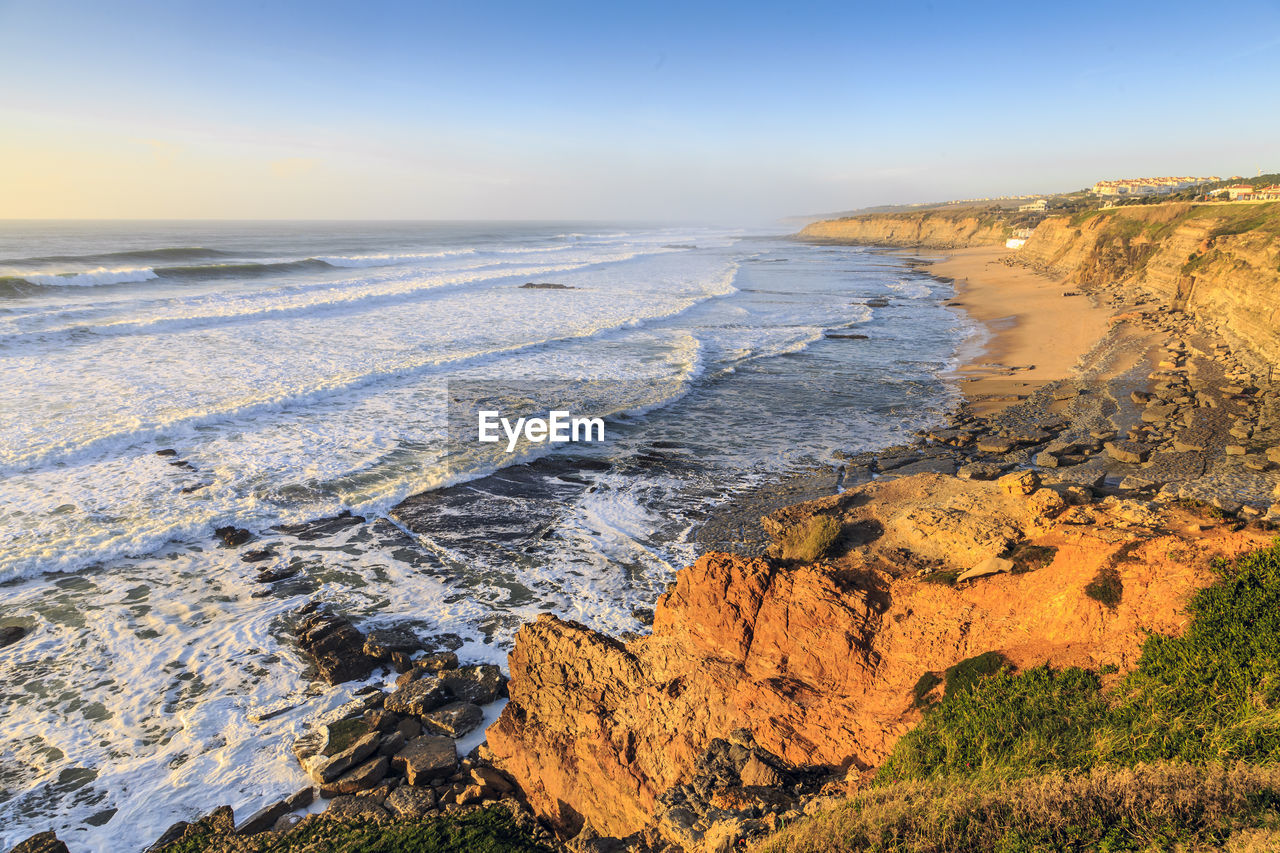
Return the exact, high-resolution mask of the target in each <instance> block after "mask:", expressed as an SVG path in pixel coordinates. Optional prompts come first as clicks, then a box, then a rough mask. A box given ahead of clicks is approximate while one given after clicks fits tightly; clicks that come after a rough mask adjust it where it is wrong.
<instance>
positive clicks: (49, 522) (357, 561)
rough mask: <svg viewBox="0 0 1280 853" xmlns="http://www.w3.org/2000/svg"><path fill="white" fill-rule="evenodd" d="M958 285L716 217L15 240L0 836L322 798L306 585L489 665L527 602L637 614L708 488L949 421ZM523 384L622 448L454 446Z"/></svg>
mask: <svg viewBox="0 0 1280 853" xmlns="http://www.w3.org/2000/svg"><path fill="white" fill-rule="evenodd" d="M528 283H543V284H547V283H552V284H558V285H562V287H560V288H526V287H522V285H524V284H528ZM949 295H950V291H949V288H948V287H947V286H946V285H945V284H942V283H940V282H937V281H935V280H933V279H930V278H928V277H927V276H924V275H922V274H919V273H917V272H915V271H914V270H913V269H912V268H911V267H910V266H909V265H908V264H907V261H906V259H904V258H903V257H901V256H900V255H897V254H893V253H888V252H884V251H879V250H874V249H863V248H858V247H834V246H811V245H805V244H799V243H794V242H791V241H788V240H785V239H782V238H778V237H768V236H758V235H756V234H752V233H748V232H745V231H743V230H741V229H731V228H713V227H706V226H663V227H658V226H652V225H646V226H637V225H617V224H609V225H600V224H584V223H545V224H521V223H494V222H486V223H116V224H102V223H36V222H31V223H7V224H3V225H0V400H2V401H3V404H2V405H0V541H3V543H4V546H3V548H0V623H2V624H17V625H22V626H24V627H26V628H28V629H29V630H30V633H29V634H28V635H27V636H26V637H24V638H23V639H22V640H20V641H19V642H18V643H16V644H14V645H11V646H9V647H7V648H4V649H0V686H2V687H3V690H2V691H0V718H2V719H3V720H4V723H3V725H2V726H0V756H2V757H0V848H7V847H8V846H10V845H12V844H15V843H16V842H18V841H19V840H21V839H22V838H25V837H26V836H27V835H29V834H31V833H33V832H36V831H41V830H44V829H49V828H52V829H56V830H57V831H58V832H59V835H60V837H62V838H63V839H64V840H66V841H67V842H68V843H69V844H70V845H71V847H72V849H75V850H94V851H121V850H140V849H142V848H143V847H145V846H146V845H147V844H148V843H150V842H151V841H152V840H154V839H155V838H156V837H157V836H158V835H159V834H160V833H161V832H163V831H164V829H165V828H166V827H168V826H169V825H170V824H171V823H173V822H174V821H177V820H180V819H188V820H190V819H194V818H195V817H197V816H199V815H201V814H204V813H206V812H208V811H209V810H210V809H212V808H214V807H216V806H218V805H222V804H230V805H232V806H234V807H235V808H236V809H237V812H238V813H240V814H241V815H243V814H245V813H246V812H245V811H244V810H246V809H247V810H249V811H252V810H256V809H257V808H258V807H260V806H262V805H264V804H266V803H268V802H269V801H271V800H273V799H274V798H277V797H279V796H280V795H283V794H287V793H291V792H292V791H294V790H296V789H297V788H299V787H301V786H302V785H303V784H305V779H304V777H303V774H302V773H301V771H300V769H298V767H297V766H296V764H295V763H294V761H293V760H292V757H291V754H290V749H289V747H290V745H291V743H292V741H293V739H294V738H295V737H296V736H297V735H298V734H300V733H302V732H303V731H305V730H306V728H307V725H308V722H309V721H311V720H313V719H314V718H315V717H316V716H317V715H319V714H321V713H323V712H324V711H326V710H330V709H332V708H335V707H337V706H339V705H340V704H342V702H343V701H344V700H345V699H346V698H347V697H348V695H349V691H350V689H351V686H350V685H345V686H339V687H328V686H324V685H319V684H316V683H313V682H311V681H310V680H309V679H308V678H306V677H305V673H304V669H305V665H306V662H305V661H304V660H303V659H302V658H301V656H300V655H299V653H298V651H297V649H296V648H295V647H294V646H293V645H292V643H291V642H290V634H289V629H288V618H287V617H288V614H289V613H290V612H291V611H293V610H295V609H296V608H297V607H299V606H300V605H301V604H303V603H305V602H307V601H309V600H312V599H317V598H318V599H320V600H323V601H326V602H330V603H332V604H333V605H334V606H335V607H337V608H338V609H341V610H342V611H344V612H345V613H347V614H348V615H349V616H350V617H351V618H352V619H353V620H354V621H355V622H356V623H357V624H358V625H359V626H360V627H362V628H364V629H367V628H370V627H377V626H379V625H386V624H393V623H398V622H404V621H406V620H407V621H411V622H412V624H413V625H414V626H415V627H416V628H417V629H418V631H419V633H420V634H421V635H422V636H424V637H431V636H438V635H454V636H456V637H457V638H458V640H460V641H461V642H462V644H463V645H462V647H461V649H460V650H459V657H460V658H462V659H464V660H469V661H493V662H497V663H505V655H506V652H507V651H508V650H509V648H510V644H511V641H512V637H513V635H514V633H515V631H516V630H517V629H518V627H519V625H520V624H521V623H522V622H523V621H525V620H527V619H529V618H531V617H532V616H534V615H535V614H537V613H539V612H542V611H548V610H549V611H552V612H556V613H558V614H560V615H562V616H565V617H566V618H572V619H576V620H578V621H581V622H584V623H586V624H588V625H591V626H593V627H596V628H599V629H601V630H605V631H609V632H611V633H615V634H618V633H624V632H631V631H639V630H643V629H644V626H645V623H646V621H647V619H648V618H649V614H650V613H651V609H652V606H653V603H654V601H655V600H656V598H657V597H658V595H660V594H661V592H662V591H663V590H664V589H665V586H666V584H667V583H668V582H670V580H671V579H672V576H673V574H674V572H675V571H676V570H677V569H678V568H679V567H680V566H682V565H684V564H686V563H688V562H689V561H691V560H692V559H693V558H694V557H695V556H696V547H695V545H694V544H693V540H692V539H691V535H690V534H691V531H692V530H693V529H694V528H695V527H696V525H697V524H698V522H699V520H700V519H702V518H705V517H706V514H707V513H708V512H709V511H710V510H711V509H712V508H714V506H715V505H716V504H718V503H722V502H724V501H727V500H730V499H732V497H733V495H734V494H735V492H737V491H740V490H741V489H743V488H746V487H748V486H751V485H753V484H757V483H761V482H764V481H766V480H767V478H769V477H772V476H776V475H778V474H781V473H785V472H787V471H789V470H793V469H796V468H799V467H804V466H812V465H815V464H818V465H824V464H832V453H833V451H836V450H859V449H869V448H874V447H877V446H884V445H888V444H893V443H897V442H900V441H903V440H906V439H908V438H909V436H910V433H911V431H912V430H913V429H916V428H919V427H922V426H924V425H926V424H929V423H931V422H933V421H935V420H937V419H938V418H939V417H940V415H941V413H943V412H944V411H945V410H946V409H947V408H948V407H949V406H950V405H951V404H952V402H953V399H952V397H953V392H952V389H951V388H950V387H949V386H948V384H947V382H946V381H945V379H944V374H945V371H946V370H947V369H948V368H949V366H950V365H951V361H952V360H953V358H954V356H955V353H956V351H957V347H958V346H959V345H960V344H961V343H962V342H963V340H964V339H965V338H966V336H968V335H970V334H971V331H972V330H971V329H970V328H969V327H968V325H967V324H966V322H965V321H964V320H963V319H962V318H960V317H959V316H958V315H957V314H955V313H954V312H952V311H951V310H950V309H948V308H947V307H946V306H945V305H944V302H945V299H946V298H947V297H948V296H949ZM868 303H870V304H868ZM832 334H836V335H846V336H851V335H865V336H866V337H865V338H855V337H829V335H832ZM521 383H542V385H541V386H540V387H544V388H547V387H549V388H552V389H554V390H553V392H552V393H553V394H554V395H556V396H558V397H559V398H560V399H557V400H551V401H547V402H549V403H550V404H553V405H557V406H558V407H560V408H564V409H568V410H571V411H574V412H575V414H578V413H580V414H584V415H591V416H600V417H602V418H604V420H605V423H606V427H607V432H608V440H607V441H604V442H599V443H594V444H592V445H591V446H577V445H573V446H563V447H556V448H543V449H541V450H539V451H537V452H528V453H504V452H501V451H502V448H498V447H495V446H489V445H485V446H484V447H480V446H479V445H475V446H468V445H467V444H466V443H465V442H461V443H459V442H456V441H455V442H451V441H450V440H449V439H450V437H451V436H450V423H449V403H450V395H451V394H452V395H453V396H454V397H457V396H458V395H459V394H463V393H470V394H479V395H481V396H487V397H494V398H502V397H503V395H508V396H510V395H514V394H518V393H520V389H521V387H522V385H521ZM546 383H550V385H547V384H546ZM451 389H453V390H452V391H451ZM160 450H173V451H174V452H175V453H174V455H166V456H161V455H157V451H160ZM406 499H409V500H406ZM340 513H352V514H354V515H356V516H359V517H362V518H363V519H364V521H363V523H358V524H357V523H346V522H341V523H337V524H334V525H331V526H330V527H327V528H322V529H320V530H318V531H317V530H314V529H312V530H310V532H304V533H301V534H300V533H299V532H298V531H297V530H293V532H292V533H287V532H280V531H278V530H276V529H275V528H278V527H280V526H288V525H295V524H299V523H303V522H307V521H310V520H313V519H317V518H324V517H333V516H337V515H339V514H340ZM223 525H234V526H237V527H243V528H247V529H249V530H251V531H253V532H254V534H255V537H256V541H255V542H254V543H253V544H252V545H246V546H243V547H242V548H240V549H231V548H226V547H222V546H221V545H220V543H218V542H217V540H216V539H215V538H214V536H213V531H214V530H215V529H216V528H218V527H220V526H223ZM250 549H267V550H269V551H270V552H271V557H270V558H269V559H268V560H266V561H264V562H260V563H253V564H248V563H245V562H244V561H242V560H241V556H242V554H243V552H244V551H246V550H250ZM264 568H289V569H295V570H296V572H295V573H294V575H293V576H292V577H291V578H289V579H288V580H286V581H282V582H280V583H278V584H274V585H264V584H261V583H258V582H257V581H256V580H255V576H256V575H257V573H258V572H259V571H260V570H262V569H264ZM491 716H492V714H491ZM478 737H479V735H477V736H475V738H478ZM473 739H474V738H473Z"/></svg>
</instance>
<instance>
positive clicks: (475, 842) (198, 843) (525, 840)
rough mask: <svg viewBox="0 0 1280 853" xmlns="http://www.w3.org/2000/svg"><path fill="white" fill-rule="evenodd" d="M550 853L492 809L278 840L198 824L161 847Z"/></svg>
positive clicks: (309, 830) (324, 827) (189, 852)
mask: <svg viewBox="0 0 1280 853" xmlns="http://www.w3.org/2000/svg"><path fill="white" fill-rule="evenodd" d="M552 849H553V848H551V847H549V846H547V845H545V844H542V843H540V842H538V841H536V840H534V839H533V838H532V837H531V836H530V835H529V834H528V833H527V832H525V831H524V830H522V829H520V828H519V827H517V826H516V824H515V821H514V820H513V819H512V817H511V814H510V812H508V811H507V810H506V809H502V808H497V807H495V808H488V809H480V810H477V811H473V812H468V813H466V814H462V815H459V816H456V817H454V816H450V817H427V818H424V819H422V820H417V821H409V822H397V823H378V822H373V821H367V820H343V821H338V820H328V819H323V818H322V819H318V820H316V819H313V820H309V821H307V822H306V823H305V824H303V825H300V826H299V827H298V828H297V829H296V830H294V831H293V832H290V833H288V834H287V835H283V836H281V835H276V834H274V833H267V834H263V835H256V836H249V837H247V838H246V837H240V836H234V835H228V834H226V833H223V832H217V831H215V830H214V829H213V828H212V827H206V826H203V825H202V824H197V830H196V831H194V832H189V833H188V836H187V837H186V838H183V839H182V840H180V841H177V842H175V843H173V844H169V845H166V846H165V847H164V848H163V849H162V853H220V851H224V850H225V851H232V850H234V851H245V853H315V851H325V853H457V851H460V850H465V851H467V853H551V851H552Z"/></svg>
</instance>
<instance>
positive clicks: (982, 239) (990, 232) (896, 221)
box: [796, 207, 1009, 249]
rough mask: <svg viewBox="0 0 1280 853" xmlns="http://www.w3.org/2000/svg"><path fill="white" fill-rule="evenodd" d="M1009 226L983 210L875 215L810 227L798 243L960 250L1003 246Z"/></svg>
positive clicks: (836, 220) (997, 212)
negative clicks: (966, 247) (974, 247)
mask: <svg viewBox="0 0 1280 853" xmlns="http://www.w3.org/2000/svg"><path fill="white" fill-rule="evenodd" d="M1008 236H1009V224H1008V222H1007V221H1006V219H1005V216H1004V215H1003V214H1002V213H1001V212H1000V211H988V210H984V209H981V208H972V207H968V208H957V209H953V210H921V211H912V212H908V213H873V214H867V215H864V216H850V217H845V218H843V219H827V220H823V221H821V222H814V223H811V224H810V225H806V226H805V227H804V228H803V229H802V230H801V231H800V233H799V234H797V235H796V237H797V238H798V239H801V240H806V241H810V242H815V243H823V242H828V243H854V244H859V243H860V244H865V245H873V246H901V247H921V248H931V249H957V248H962V247H965V246H1000V245H1003V244H1004V241H1005V240H1006V239H1007V238H1008Z"/></svg>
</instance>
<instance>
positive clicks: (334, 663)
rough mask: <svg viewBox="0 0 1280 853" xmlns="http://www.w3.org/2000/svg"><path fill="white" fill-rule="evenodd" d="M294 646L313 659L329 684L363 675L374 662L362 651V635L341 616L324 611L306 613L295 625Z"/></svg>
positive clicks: (367, 672) (371, 667)
mask: <svg viewBox="0 0 1280 853" xmlns="http://www.w3.org/2000/svg"><path fill="white" fill-rule="evenodd" d="M296 634H297V637H298V645H300V646H301V647H302V650H303V651H305V652H307V653H308V654H309V655H311V657H312V658H313V659H314V660H315V663H316V669H317V670H319V673H320V677H321V678H323V679H324V680H325V681H327V682H329V683H330V684H341V683H342V682H344V681H353V680H355V679H359V678H365V677H367V676H368V675H369V673H370V672H371V671H372V670H373V666H374V661H373V660H372V659H371V658H369V656H368V655H366V654H365V653H364V635H363V634H361V633H360V632H359V631H357V630H356V629H355V627H354V626H353V625H352V624H351V623H350V622H348V621H347V620H346V619H345V618H344V617H342V616H340V615H338V614H336V613H330V612H328V611H318V612H315V613H312V614H310V615H308V616H307V617H306V618H305V619H304V620H303V621H302V622H301V623H300V624H299V625H298V627H297V629H296Z"/></svg>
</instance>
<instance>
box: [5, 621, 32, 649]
mask: <svg viewBox="0 0 1280 853" xmlns="http://www.w3.org/2000/svg"><path fill="white" fill-rule="evenodd" d="M25 636H27V629H26V628H24V627H22V626H21V625H5V626H3V627H0V649H3V648H4V647H5V646H12V645H13V644H14V643H16V642H18V641H19V640H21V639H22V638H23V637H25Z"/></svg>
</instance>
